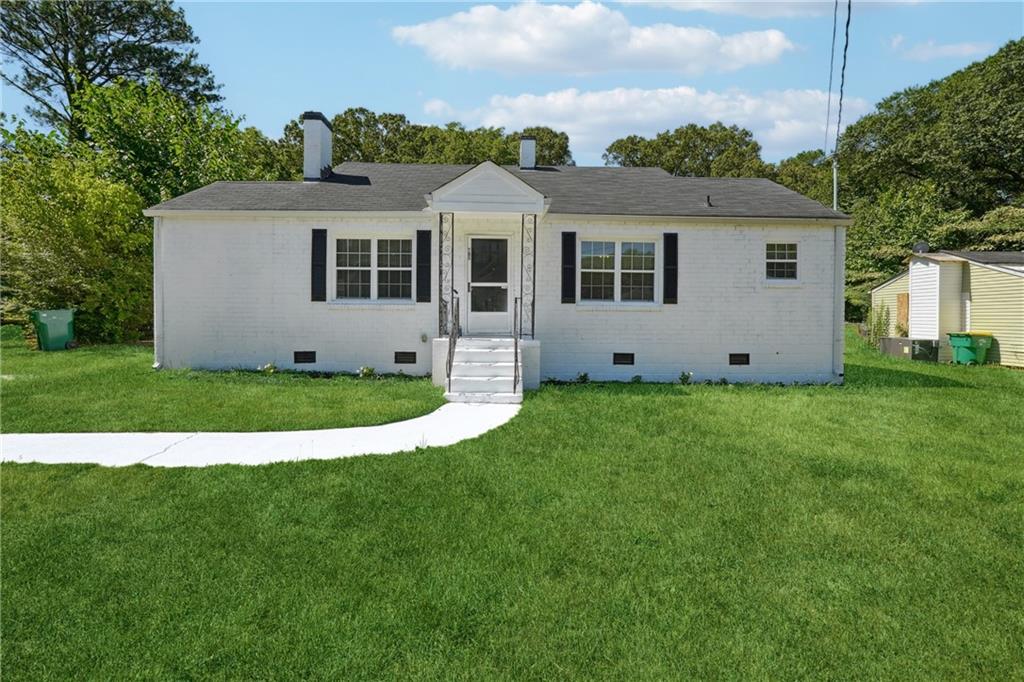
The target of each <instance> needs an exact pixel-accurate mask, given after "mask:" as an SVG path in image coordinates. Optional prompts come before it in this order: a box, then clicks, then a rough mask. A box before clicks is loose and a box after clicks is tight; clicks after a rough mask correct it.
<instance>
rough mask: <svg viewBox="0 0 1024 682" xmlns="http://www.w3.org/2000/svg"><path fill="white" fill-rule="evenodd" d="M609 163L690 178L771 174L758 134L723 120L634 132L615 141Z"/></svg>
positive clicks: (609, 150) (608, 154) (609, 151)
mask: <svg viewBox="0 0 1024 682" xmlns="http://www.w3.org/2000/svg"><path fill="white" fill-rule="evenodd" d="M603 158H604V162H605V164H606V165H609V166H657V167H659V168H663V169H665V170H666V171H668V172H669V173H671V174H672V175H681V176H688V177H718V178H725V177H771V176H772V175H773V169H772V167H771V165H770V164H767V163H765V162H764V161H762V160H761V145H760V144H758V143H757V141H756V140H755V139H754V134H753V133H751V132H750V131H749V130H746V129H745V128H740V127H738V126H726V125H724V124H723V123H721V122H716V123H712V124H711V125H709V126H707V127H704V126H699V125H697V124H695V123H690V124H688V125H685V126H680V127H678V128H676V129H675V130H666V131H664V132H661V133H658V134H657V135H656V136H655V137H654V138H645V137H641V136H639V135H630V136H628V137H624V138H620V139H618V140H615V141H614V142H612V143H611V144H610V145H609V146H608V148H607V149H606V150H605V153H604V155H603Z"/></svg>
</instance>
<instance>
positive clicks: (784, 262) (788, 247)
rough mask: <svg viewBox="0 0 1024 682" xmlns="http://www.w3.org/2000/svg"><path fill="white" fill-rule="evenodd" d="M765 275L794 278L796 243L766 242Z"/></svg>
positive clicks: (772, 277) (773, 277)
mask: <svg viewBox="0 0 1024 682" xmlns="http://www.w3.org/2000/svg"><path fill="white" fill-rule="evenodd" d="M765 275H766V276H767V277H768V279H796V244H768V245H767V246H766V247H765Z"/></svg>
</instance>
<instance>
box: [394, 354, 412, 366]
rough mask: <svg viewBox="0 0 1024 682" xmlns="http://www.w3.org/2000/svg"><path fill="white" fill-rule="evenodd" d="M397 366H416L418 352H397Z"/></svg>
mask: <svg viewBox="0 0 1024 682" xmlns="http://www.w3.org/2000/svg"><path fill="white" fill-rule="evenodd" d="M395 364H396V365H415V364H416V352H415V351H411V350H396V351H395Z"/></svg>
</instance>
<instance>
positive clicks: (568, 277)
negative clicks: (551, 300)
mask: <svg viewBox="0 0 1024 682" xmlns="http://www.w3.org/2000/svg"><path fill="white" fill-rule="evenodd" d="M575 302H576V233H575V232H563V233H562V303H575Z"/></svg>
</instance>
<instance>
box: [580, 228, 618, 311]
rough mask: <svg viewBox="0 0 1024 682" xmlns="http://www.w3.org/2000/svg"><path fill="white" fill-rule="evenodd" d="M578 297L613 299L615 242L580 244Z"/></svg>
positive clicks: (584, 299) (587, 299)
mask: <svg viewBox="0 0 1024 682" xmlns="http://www.w3.org/2000/svg"><path fill="white" fill-rule="evenodd" d="M580 299H581V300H583V301H614V300H615V242H582V243H581V244H580Z"/></svg>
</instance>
